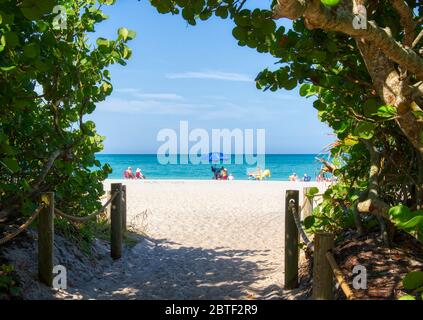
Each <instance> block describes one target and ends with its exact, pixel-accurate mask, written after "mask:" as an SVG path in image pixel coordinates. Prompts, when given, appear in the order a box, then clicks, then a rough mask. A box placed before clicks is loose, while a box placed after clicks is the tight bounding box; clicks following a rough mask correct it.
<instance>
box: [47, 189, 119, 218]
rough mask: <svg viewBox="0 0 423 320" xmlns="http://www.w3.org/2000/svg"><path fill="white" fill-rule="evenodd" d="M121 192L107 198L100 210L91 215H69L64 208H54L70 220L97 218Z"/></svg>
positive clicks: (58, 213) (57, 212)
mask: <svg viewBox="0 0 423 320" xmlns="http://www.w3.org/2000/svg"><path fill="white" fill-rule="evenodd" d="M119 194H120V192H115V193H114V194H113V195H112V197H111V198H110V199H109V200H107V202H106V203H105V204H104V205H103V206H102V207H101V208H100V209H99V210H97V211H96V212H94V213H92V214H90V215H88V216H85V217H77V216H73V215H69V214H66V213H64V212H63V211H62V210H60V209H57V208H54V212H55V213H56V214H57V215H59V216H61V217H62V218H65V219H68V220H70V221H73V222H86V221H88V220H91V219H93V218H95V217H97V216H98V215H100V214H101V213H104V211H106V209H107V207H108V206H109V205H110V204H111V203H112V201H113V200H114V199H115V198H116V197H117V196H118V195H119Z"/></svg>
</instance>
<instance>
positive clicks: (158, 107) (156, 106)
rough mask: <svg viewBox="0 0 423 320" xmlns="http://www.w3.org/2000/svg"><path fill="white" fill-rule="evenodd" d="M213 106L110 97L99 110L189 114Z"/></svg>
mask: <svg viewBox="0 0 423 320" xmlns="http://www.w3.org/2000/svg"><path fill="white" fill-rule="evenodd" d="M212 108H213V106H212V105H206V104H198V105H197V104H193V103H183V102H175V101H166V100H154V99H144V100H143V99H120V98H110V99H108V100H107V101H105V102H103V103H101V104H100V105H99V107H98V110H99V111H107V112H119V113H130V114H137V113H142V114H155V115H176V114H181V115H187V114H193V113H195V112H208V111H207V110H211V109H212Z"/></svg>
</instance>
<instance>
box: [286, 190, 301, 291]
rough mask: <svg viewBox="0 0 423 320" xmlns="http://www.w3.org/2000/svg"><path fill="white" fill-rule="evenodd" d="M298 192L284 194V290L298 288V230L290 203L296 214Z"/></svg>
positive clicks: (292, 191) (288, 191)
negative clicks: (292, 203)
mask: <svg viewBox="0 0 423 320" xmlns="http://www.w3.org/2000/svg"><path fill="white" fill-rule="evenodd" d="M298 199H299V191H298V190H287V191H286V194H285V283H284V288H285V289H288V290H289V289H294V288H297V287H298V229H297V226H296V224H295V220H294V217H293V216H292V213H291V208H290V203H291V202H292V201H294V209H295V210H296V211H295V214H298ZM291 206H292V205H291Z"/></svg>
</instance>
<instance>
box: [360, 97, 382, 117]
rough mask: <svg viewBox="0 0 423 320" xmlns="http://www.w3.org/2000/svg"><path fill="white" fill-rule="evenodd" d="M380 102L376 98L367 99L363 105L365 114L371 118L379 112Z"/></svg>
mask: <svg viewBox="0 0 423 320" xmlns="http://www.w3.org/2000/svg"><path fill="white" fill-rule="evenodd" d="M380 104H381V103H380V102H379V100H376V99H369V100H366V102H364V105H363V113H364V115H365V116H366V117H369V118H370V117H373V116H374V115H375V114H376V113H377V111H378V109H379V107H380Z"/></svg>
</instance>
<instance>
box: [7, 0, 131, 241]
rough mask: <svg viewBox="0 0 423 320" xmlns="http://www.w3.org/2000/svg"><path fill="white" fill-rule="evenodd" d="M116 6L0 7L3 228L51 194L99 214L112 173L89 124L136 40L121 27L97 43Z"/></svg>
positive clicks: (101, 1)
mask: <svg viewBox="0 0 423 320" xmlns="http://www.w3.org/2000/svg"><path fill="white" fill-rule="evenodd" d="M114 3H115V1H114V0H98V1H97V0H96V1H94V0H75V1H58V0H48V1H33V0H23V1H19V2H16V1H13V0H0V105H1V112H0V222H2V223H6V224H7V223H12V222H14V221H16V220H18V219H20V218H22V217H25V216H27V215H30V214H31V213H32V212H33V211H34V209H35V208H37V207H38V206H39V203H40V201H39V200H40V194H41V193H43V192H47V191H54V192H55V203H56V206H57V207H58V208H60V209H63V210H65V211H66V212H69V213H72V214H75V215H78V216H84V215H88V214H90V213H92V212H93V211H95V210H97V209H99V208H100V207H101V202H100V200H99V199H100V196H102V195H103V194H104V190H103V184H102V182H103V181H104V180H105V179H106V178H107V175H108V174H109V173H110V172H111V168H110V166H109V165H107V164H105V165H101V164H100V162H99V161H98V160H96V158H95V154H96V153H98V152H100V151H101V150H102V149H103V145H102V142H103V140H104V137H103V136H101V135H100V134H98V133H97V131H96V127H95V124H94V122H92V121H89V120H86V117H87V116H88V115H90V114H91V113H92V112H93V111H94V110H95V109H96V104H98V103H99V102H102V101H104V100H105V99H106V98H107V97H108V96H109V95H110V94H111V93H112V90H113V85H112V80H111V74H110V71H109V67H110V66H111V65H112V64H120V65H126V63H127V62H126V61H127V60H128V59H129V58H130V56H131V49H130V48H129V46H128V42H129V41H130V40H131V39H133V38H134V37H135V32H133V31H131V30H128V29H126V28H123V27H122V28H120V29H119V30H117V32H116V37H115V38H114V39H105V38H98V39H95V38H93V36H92V35H93V32H94V31H95V29H96V26H97V25H98V24H99V23H101V22H102V21H104V20H106V19H107V18H108V17H107V15H106V14H105V13H104V12H103V11H102V8H103V7H104V6H107V5H112V4H114ZM58 6H59V9H57V8H58ZM87 232H88V231H87ZM88 233H89V232H88ZM87 236H88V235H87Z"/></svg>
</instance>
